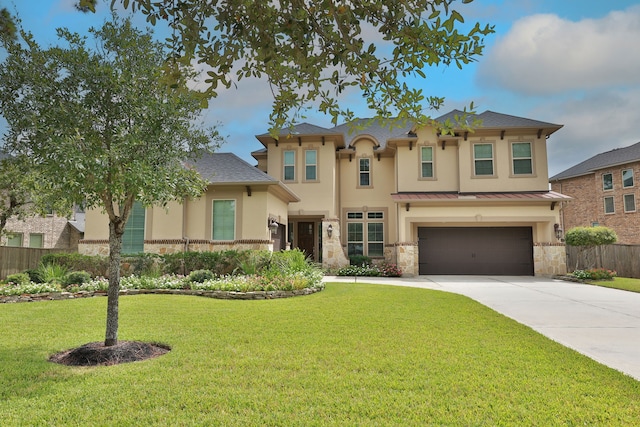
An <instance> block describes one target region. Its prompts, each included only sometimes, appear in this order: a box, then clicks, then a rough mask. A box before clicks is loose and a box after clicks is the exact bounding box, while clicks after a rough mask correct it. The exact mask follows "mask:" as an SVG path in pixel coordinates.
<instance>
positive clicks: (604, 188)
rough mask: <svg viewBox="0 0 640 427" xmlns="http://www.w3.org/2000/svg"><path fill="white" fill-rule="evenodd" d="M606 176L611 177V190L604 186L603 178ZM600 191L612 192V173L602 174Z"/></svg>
mask: <svg viewBox="0 0 640 427" xmlns="http://www.w3.org/2000/svg"><path fill="white" fill-rule="evenodd" d="M606 175H609V176H610V177H611V188H607V187H606V186H605V181H604V177H605V176H606ZM602 190H603V191H612V190H613V174H612V173H603V174H602Z"/></svg>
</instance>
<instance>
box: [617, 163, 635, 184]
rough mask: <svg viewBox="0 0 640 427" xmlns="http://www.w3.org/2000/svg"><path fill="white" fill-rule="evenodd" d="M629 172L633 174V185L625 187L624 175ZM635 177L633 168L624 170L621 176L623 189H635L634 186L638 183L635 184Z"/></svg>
mask: <svg viewBox="0 0 640 427" xmlns="http://www.w3.org/2000/svg"><path fill="white" fill-rule="evenodd" d="M627 171H629V172H631V185H625V184H624V173H625V172H627ZM633 175H634V174H633V169H632V168H629V169H622V171H620V176H621V178H622V188H633V186H634V185H635V183H636V182H635V179H634V178H635V177H634V176H633Z"/></svg>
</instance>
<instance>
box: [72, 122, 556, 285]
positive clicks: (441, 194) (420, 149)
mask: <svg viewBox="0 0 640 427" xmlns="http://www.w3.org/2000/svg"><path fill="white" fill-rule="evenodd" d="M457 115H462V112H460V111H456V110H454V111H451V112H450V113H448V114H445V115H443V116H441V117H439V118H437V119H436V120H437V121H439V122H442V123H444V122H445V121H447V120H454V116H457ZM477 118H478V119H480V120H482V126H480V127H477V128H475V129H474V130H473V132H471V131H465V130H462V129H460V130H457V131H455V133H454V134H453V135H448V134H447V135H442V134H440V133H439V132H438V130H437V128H436V127H416V126H414V125H413V124H411V123H407V124H404V125H401V126H399V127H389V126H383V125H381V124H380V123H379V122H372V121H362V122H361V123H359V125H360V126H355V127H354V126H353V125H354V124H353V123H350V124H343V125H340V126H337V127H334V128H330V129H329V128H323V127H320V126H316V125H312V124H307V123H303V124H300V125H297V126H295V127H294V128H292V129H287V130H286V131H283V133H282V134H281V135H280V136H279V137H277V138H274V137H273V136H271V135H270V134H268V133H265V134H262V135H258V136H257V139H258V140H259V141H260V143H261V144H262V146H263V148H262V149H260V150H257V151H255V152H253V153H252V155H253V157H254V158H255V159H256V160H257V168H256V167H252V166H250V165H249V164H248V163H246V162H244V161H243V160H241V159H239V158H237V157H236V156H234V155H233V154H229V153H224V154H213V155H209V156H207V157H206V158H203V159H201V160H199V161H198V162H196V163H195V167H196V168H197V170H198V171H200V173H201V174H203V176H205V177H207V179H209V182H210V185H209V189H208V191H207V192H206V194H205V195H204V196H202V197H201V198H199V199H197V200H186V201H185V202H184V203H183V204H182V205H180V204H177V203H176V204H174V205H170V206H169V207H168V209H166V210H165V209H163V208H150V209H146V212H145V211H144V210H142V209H139V211H138V214H137V216H136V215H134V218H133V221H130V223H131V224H130V225H131V226H132V227H133V225H132V224H135V223H137V224H138V226H137V231H136V232H137V234H135V235H136V236H137V237H136V238H135V239H136V241H137V242H138V246H137V247H136V248H134V249H136V250H144V251H146V252H166V251H179V250H187V249H188V250H217V249H224V248H231V247H240V248H246V247H253V248H272V249H276V250H277V249H279V248H286V247H293V248H300V249H302V250H304V251H305V252H306V253H307V254H309V256H310V257H311V258H312V259H314V260H316V261H318V262H322V264H323V265H324V266H326V267H338V266H341V265H345V264H347V263H348V257H349V256H351V255H366V256H369V257H371V258H372V259H374V260H376V261H387V262H392V263H396V264H398V266H399V267H400V268H401V269H402V270H403V272H404V274H405V275H407V276H414V275H418V274H508V275H552V274H562V273H564V272H565V271H566V266H565V250H564V245H563V244H562V243H561V241H560V240H559V238H558V236H557V235H556V230H557V228H558V227H559V226H558V223H559V209H558V204H559V202H562V201H565V200H568V197H567V196H565V195H563V194H560V193H558V192H554V191H549V184H548V169H547V148H546V140H547V138H548V137H549V136H550V135H551V134H553V133H554V132H556V131H557V130H558V129H560V128H561V127H562V126H561V125H556V124H552V123H546V122H541V121H537V120H531V119H526V118H521V117H515V116H510V115H506V114H499V113H495V112H491V111H486V112H484V113H482V114H478V115H477ZM136 217H137V218H138V220H137V222H136V219H135V218H136ZM128 227H129V225H128ZM272 230H273V231H272ZM125 235H126V236H129V237H130V236H133V235H134V232H133V231H128V232H127V233H125ZM106 239H107V222H106V218H105V217H104V215H102V214H100V213H99V212H97V211H92V212H87V227H86V232H85V240H84V241H82V242H81V244H80V250H81V252H84V253H106V251H107V250H108V245H107V240H106ZM125 247H126V248H127V250H132V248H131V247H130V246H127V244H126V243H125Z"/></svg>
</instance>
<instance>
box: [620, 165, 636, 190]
mask: <svg viewBox="0 0 640 427" xmlns="http://www.w3.org/2000/svg"><path fill="white" fill-rule="evenodd" d="M622 187H624V188H628V187H633V169H625V170H623V171H622Z"/></svg>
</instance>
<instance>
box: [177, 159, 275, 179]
mask: <svg viewBox="0 0 640 427" xmlns="http://www.w3.org/2000/svg"><path fill="white" fill-rule="evenodd" d="M185 165H186V166H191V167H195V169H196V171H198V173H199V174H200V175H201V176H202V177H203V178H204V179H206V180H207V181H208V182H209V183H210V184H231V183H259V182H264V183H277V182H278V181H277V180H276V179H275V178H273V177H271V176H269V175H267V174H266V173H264V172H262V171H261V170H260V169H258V168H256V167H254V166H251V165H250V164H249V163H247V162H246V161H244V160H242V159H241V158H240V157H238V156H236V155H235V154H233V153H204V154H202V156H200V157H198V158H197V159H195V160H189V161H186V162H185Z"/></svg>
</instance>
